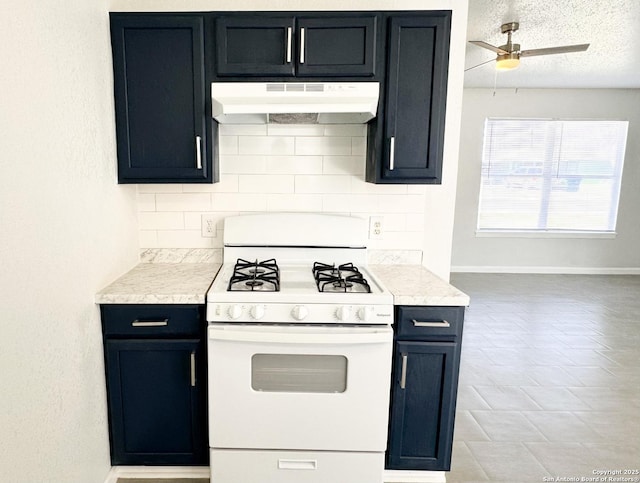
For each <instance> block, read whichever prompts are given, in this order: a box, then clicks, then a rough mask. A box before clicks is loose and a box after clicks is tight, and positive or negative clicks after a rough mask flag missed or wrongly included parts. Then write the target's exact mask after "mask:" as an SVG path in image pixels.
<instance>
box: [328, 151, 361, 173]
mask: <svg viewBox="0 0 640 483" xmlns="http://www.w3.org/2000/svg"><path fill="white" fill-rule="evenodd" d="M322 172H323V173H324V174H352V175H357V176H364V158H363V157H362V156H324V157H323V159H322Z"/></svg>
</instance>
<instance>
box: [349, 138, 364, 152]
mask: <svg viewBox="0 0 640 483" xmlns="http://www.w3.org/2000/svg"><path fill="white" fill-rule="evenodd" d="M351 154H355V155H360V156H364V155H366V154H367V138H366V137H353V138H351Z"/></svg>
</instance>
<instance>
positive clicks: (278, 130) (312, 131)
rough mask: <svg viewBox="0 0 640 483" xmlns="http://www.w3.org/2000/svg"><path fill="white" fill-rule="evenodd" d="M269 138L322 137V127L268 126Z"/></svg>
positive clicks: (301, 125) (300, 125) (319, 125)
mask: <svg viewBox="0 0 640 483" xmlns="http://www.w3.org/2000/svg"><path fill="white" fill-rule="evenodd" d="M267 133H268V135H269V136H322V135H324V126H322V125H321V124H268V125H267Z"/></svg>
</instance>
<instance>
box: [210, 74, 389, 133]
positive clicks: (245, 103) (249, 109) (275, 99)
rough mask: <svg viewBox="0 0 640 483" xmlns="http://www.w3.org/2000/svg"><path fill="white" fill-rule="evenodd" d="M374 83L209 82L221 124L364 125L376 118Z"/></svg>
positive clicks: (376, 90) (376, 99) (378, 86)
mask: <svg viewBox="0 0 640 483" xmlns="http://www.w3.org/2000/svg"><path fill="white" fill-rule="evenodd" d="M379 91H380V85H379V83H378V82H307V83H305V82H213V83H212V84H211V100H212V103H211V111H212V115H213V118H214V119H215V120H216V121H218V122H220V123H224V124H265V123H279V124H316V123H317V124H364V123H366V122H368V121H369V120H371V119H373V118H374V117H376V111H377V108H378V95H379Z"/></svg>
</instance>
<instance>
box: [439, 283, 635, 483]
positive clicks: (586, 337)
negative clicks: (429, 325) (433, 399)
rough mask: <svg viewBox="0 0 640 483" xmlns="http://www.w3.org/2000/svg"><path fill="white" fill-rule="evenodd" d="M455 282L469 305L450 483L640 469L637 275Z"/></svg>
mask: <svg viewBox="0 0 640 483" xmlns="http://www.w3.org/2000/svg"><path fill="white" fill-rule="evenodd" d="M451 283H452V284H453V285H455V286H456V287H458V288H459V289H461V290H463V291H464V292H466V293H468V294H469V295H470V296H471V306H470V307H469V309H468V311H467V313H466V318H465V328H464V335H463V343H462V363H461V370H460V383H459V384H460V385H459V393H458V405H457V411H456V430H455V436H454V448H453V459H452V471H451V473H450V474H448V475H447V481H448V482H450V483H451V482H465V483H470V482H480V481H491V482H509V483H514V482H527V481H538V482H542V481H563V480H561V479H558V480H556V478H563V477H564V478H567V479H565V480H564V481H594V480H588V479H587V478H594V477H595V476H598V475H596V474H594V471H598V470H621V471H624V470H639V469H640V360H639V359H640V357H639V356H640V276H599V275H576V276H574V275H520V274H518V275H514V274H452V277H451ZM617 476H618V477H620V476H623V477H624V476H625V475H624V474H622V475H617ZM627 476H628V477H629V478H640V475H638V474H636V475H627ZM551 478H552V479H551ZM570 478H576V479H570ZM581 478H584V479H581ZM600 481H616V480H600ZM618 481H640V479H636V480H618Z"/></svg>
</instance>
